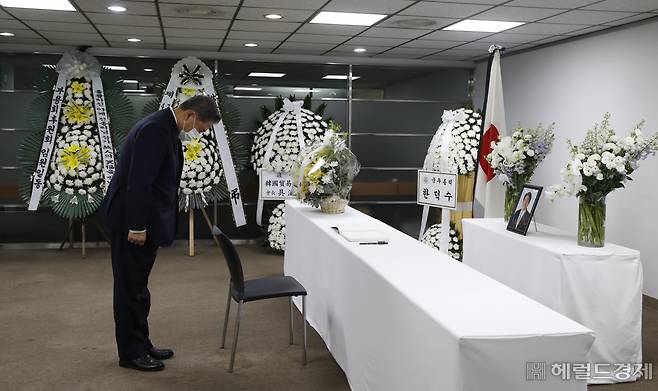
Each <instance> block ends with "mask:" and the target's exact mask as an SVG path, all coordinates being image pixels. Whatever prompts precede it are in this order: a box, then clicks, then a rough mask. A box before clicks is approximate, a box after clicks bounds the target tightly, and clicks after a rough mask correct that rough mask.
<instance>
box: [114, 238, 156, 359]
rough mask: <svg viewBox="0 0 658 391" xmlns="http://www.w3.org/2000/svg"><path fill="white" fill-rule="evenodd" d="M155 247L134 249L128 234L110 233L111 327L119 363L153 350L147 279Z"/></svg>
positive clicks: (152, 262) (153, 259)
mask: <svg viewBox="0 0 658 391" xmlns="http://www.w3.org/2000/svg"><path fill="white" fill-rule="evenodd" d="M157 251H158V246H156V245H153V244H150V243H148V242H147V243H145V244H144V246H137V245H135V244H132V243H130V242H129V241H128V232H118V231H117V232H112V273H113V275H114V323H115V327H116V328H115V335H116V340H117V348H118V350H119V359H120V360H134V359H136V358H138V357H141V356H143V355H145V354H146V353H148V350H149V349H150V348H151V347H153V344H151V341H150V340H149V326H148V315H149V311H150V309H151V293H150V292H149V290H148V279H149V275H150V274H151V269H152V268H153V264H154V262H155V257H156V255H157Z"/></svg>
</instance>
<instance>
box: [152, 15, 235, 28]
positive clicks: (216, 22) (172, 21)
mask: <svg viewBox="0 0 658 391" xmlns="http://www.w3.org/2000/svg"><path fill="white" fill-rule="evenodd" d="M230 24H231V21H230V20H227V19H196V18H162V25H163V26H164V27H175V28H189V27H190V26H194V27H196V28H200V29H217V30H227V29H228V26H229V25H230Z"/></svg>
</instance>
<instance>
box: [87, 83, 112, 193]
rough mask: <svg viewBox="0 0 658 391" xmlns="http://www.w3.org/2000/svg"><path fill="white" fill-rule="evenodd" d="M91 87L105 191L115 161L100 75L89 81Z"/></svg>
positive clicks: (110, 178) (108, 184) (110, 179)
mask: <svg viewBox="0 0 658 391" xmlns="http://www.w3.org/2000/svg"><path fill="white" fill-rule="evenodd" d="M91 86H92V91H93V95H94V107H95V111H96V127H97V129H98V135H99V137H100V140H101V155H102V158H103V175H104V177H105V189H106V190H107V189H108V188H109V186H110V182H111V181H112V176H114V169H115V160H114V147H112V134H111V133H110V120H109V118H108V116H107V109H106V107H105V94H104V92H103V82H102V81H101V78H100V75H95V76H94V77H92V79H91Z"/></svg>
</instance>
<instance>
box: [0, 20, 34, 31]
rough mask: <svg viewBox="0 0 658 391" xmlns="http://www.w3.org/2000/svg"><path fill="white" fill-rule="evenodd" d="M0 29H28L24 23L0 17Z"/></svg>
mask: <svg viewBox="0 0 658 391" xmlns="http://www.w3.org/2000/svg"><path fill="white" fill-rule="evenodd" d="M0 29H1V30H3V31H7V30H12V29H16V30H29V29H28V27H27V26H26V25H24V24H23V23H21V22H19V21H18V20H16V19H0Z"/></svg>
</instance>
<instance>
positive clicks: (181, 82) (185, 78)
mask: <svg viewBox="0 0 658 391" xmlns="http://www.w3.org/2000/svg"><path fill="white" fill-rule="evenodd" d="M192 65H193V66H194V70H193V71H191V72H190V70H189V67H188V66H192ZM190 84H196V85H197V86H200V88H202V89H203V90H204V91H205V92H206V93H207V94H208V95H209V96H210V97H212V98H213V99H215V100H216V99H217V92H216V91H215V86H214V84H213V82H212V72H211V71H210V68H208V67H207V66H206V65H205V64H204V63H203V62H201V60H199V59H198V58H196V57H185V58H183V59H182V60H180V61H179V62H177V63H176V65H174V68H173V69H172V71H171V78H170V79H169V83H167V88H166V90H165V92H164V95H163V96H162V101H161V102H160V110H163V109H166V108H168V107H171V106H172V104H173V103H174V100H175V98H176V90H177V89H178V88H179V87H192V88H195V89H198V88H199V87H196V86H194V85H190ZM212 130H213V133H214V134H215V139H216V140H217V146H218V148H219V158H220V160H221V161H222V168H223V171H224V177H225V178H226V186H227V188H228V194H229V201H230V203H231V209H232V211H233V218H234V219H235V225H236V227H241V226H243V225H246V224H247V220H246V218H245V214H244V207H243V204H242V194H241V193H240V186H239V184H238V176H237V174H236V172H235V165H234V163H233V156H232V155H231V150H230V147H229V141H228V137H227V136H226V129H225V127H224V121H223V120H220V121H219V123H216V124H214V125H213V127H212Z"/></svg>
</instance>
